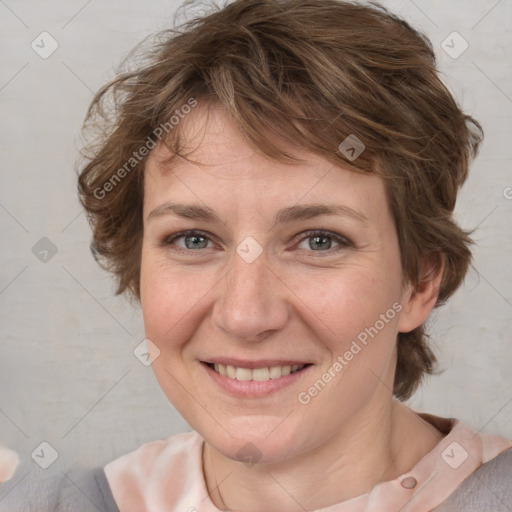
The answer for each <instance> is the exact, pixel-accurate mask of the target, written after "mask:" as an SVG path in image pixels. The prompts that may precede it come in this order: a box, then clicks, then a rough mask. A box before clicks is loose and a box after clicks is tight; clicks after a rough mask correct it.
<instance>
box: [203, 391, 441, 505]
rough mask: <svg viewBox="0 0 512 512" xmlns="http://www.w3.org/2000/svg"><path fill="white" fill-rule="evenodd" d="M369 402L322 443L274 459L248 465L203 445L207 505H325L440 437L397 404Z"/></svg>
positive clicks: (385, 474)
mask: <svg viewBox="0 0 512 512" xmlns="http://www.w3.org/2000/svg"><path fill="white" fill-rule="evenodd" d="M380 403H382V402H380ZM385 403H386V402H385ZM368 405H369V407H367V408H365V409H364V410H361V411H359V413H358V414H357V415H355V416H354V417H352V418H351V420H350V422H349V423H348V424H347V425H346V426H345V427H344V428H343V430H342V431H340V432H339V433H338V434H337V435H336V436H334V437H333V438H331V439H329V440H328V441H327V442H325V443H324V444H323V445H321V446H318V447H317V448H315V450H312V451H310V452H307V453H303V454H301V455H300V456H299V457H295V458H294V459H290V460H286V461H283V462H279V463H275V464H266V465H261V464H256V465H254V466H252V467H247V466H246V465H244V464H243V463H240V462H238V461H233V460H231V459H228V458H226V457H224V456H223V455H222V454H221V453H220V452H218V451H217V450H215V449H214V448H213V447H211V446H209V445H206V444H205V449H204V452H203V469H204V474H205V480H206V484H207V488H208V491H209V493H210V497H211V499H212V501H213V503H214V504H215V506H216V507H217V508H219V509H221V510H244V511H247V512H261V511H266V510H280V511H282V512H297V511H302V510H316V509H319V508H324V507H327V506H329V505H333V504H335V503H339V502H342V501H345V500H348V499H350V498H354V497H356V496H359V495H361V494H365V493H368V492H369V491H370V490H371V489H372V488H373V487H374V486H375V485H376V484H377V483H379V482H383V481H387V480H392V479H394V478H396V477H398V476H399V475H401V474H402V473H405V472H407V471H409V470H410V469H411V468H412V467H413V466H414V465H415V464H416V463H417V462H418V461H419V460H420V459H421V458H422V457H423V456H424V455H426V454H427V453H428V452H429V451H431V450H432V449H433V448H434V447H435V446H436V444H437V443H438V442H439V441H440V439H441V438H442V434H441V433H440V432H439V431H437V430H436V429H435V428H434V427H433V426H432V425H430V424H428V423H427V422H425V421H424V420H422V419H421V418H420V417H419V416H418V415H417V414H415V413H414V412H413V411H411V410H410V409H409V408H408V407H406V406H404V405H403V404H400V403H399V402H396V401H394V400H388V402H387V403H386V405H385V406H380V407H378V408H375V407H372V404H368ZM340 483H342V484H341V485H340Z"/></svg>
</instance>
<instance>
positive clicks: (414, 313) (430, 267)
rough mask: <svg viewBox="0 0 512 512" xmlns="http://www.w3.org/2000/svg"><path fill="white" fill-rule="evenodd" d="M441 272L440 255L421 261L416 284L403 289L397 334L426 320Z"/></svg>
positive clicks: (434, 302) (432, 306) (433, 300)
mask: <svg viewBox="0 0 512 512" xmlns="http://www.w3.org/2000/svg"><path fill="white" fill-rule="evenodd" d="M443 270H444V257H443V255H442V254H437V255H432V256H429V257H427V258H425V259H424V260H423V262H422V263H421V268H420V278H419V282H418V284H417V285H416V286H414V285H412V284H409V285H407V286H405V288H404V293H403V295H402V307H403V309H402V311H401V312H400V319H399V321H398V331H399V332H410V331H412V330H413V329H416V327H419V326H420V325H421V324H422V323H423V322H424V321H425V320H426V319H427V317H428V315H429V314H430V312H431V311H432V309H433V308H434V306H435V305H436V301H437V297H438V296H439V287H440V285H441V279H442V277H443Z"/></svg>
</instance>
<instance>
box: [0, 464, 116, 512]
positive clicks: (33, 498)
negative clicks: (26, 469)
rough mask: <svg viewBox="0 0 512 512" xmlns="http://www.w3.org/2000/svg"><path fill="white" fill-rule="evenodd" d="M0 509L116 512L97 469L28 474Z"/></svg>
mask: <svg viewBox="0 0 512 512" xmlns="http://www.w3.org/2000/svg"><path fill="white" fill-rule="evenodd" d="M4 500H5V501H4ZM4 506H5V507H6V508H5V509H4V508H2V510H9V512H76V511H78V510H79V511H80V512H89V511H90V512H97V511H98V510H102V511H103V512H119V509H118V508H117V506H116V503H115V501H114V498H113V497H112V493H111V492H110V488H109V485H108V482H107V479H106V477H105V472H104V470H103V468H101V467H97V468H74V469H70V470H67V471H66V472H60V473H58V474H52V475H49V476H43V477H41V475H40V474H39V475H36V474H35V473H32V474H29V475H27V477H26V478H23V479H22V480H20V481H19V482H18V484H17V485H16V487H14V488H13V489H12V491H11V492H9V493H8V494H7V495H5V496H4V497H3V498H2V507H4Z"/></svg>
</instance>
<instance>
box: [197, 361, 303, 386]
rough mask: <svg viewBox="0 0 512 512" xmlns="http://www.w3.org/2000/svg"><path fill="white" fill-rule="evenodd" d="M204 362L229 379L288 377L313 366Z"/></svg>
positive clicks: (256, 379) (262, 379) (264, 379)
mask: <svg viewBox="0 0 512 512" xmlns="http://www.w3.org/2000/svg"><path fill="white" fill-rule="evenodd" d="M204 364H206V365H207V366H208V367H209V368H211V369H212V370H213V371H214V372H216V373H218V374H220V375H222V376H223V377H227V378H228V379H232V380H240V381H249V380H254V381H259V382H265V381H267V380H274V379H280V378H281V377H286V376H287V375H291V374H292V373H297V372H300V371H302V370H303V369H304V368H306V367H307V366H311V364H294V365H287V366H267V367H263V368H241V367H237V366H233V365H230V364H221V363H207V362H204Z"/></svg>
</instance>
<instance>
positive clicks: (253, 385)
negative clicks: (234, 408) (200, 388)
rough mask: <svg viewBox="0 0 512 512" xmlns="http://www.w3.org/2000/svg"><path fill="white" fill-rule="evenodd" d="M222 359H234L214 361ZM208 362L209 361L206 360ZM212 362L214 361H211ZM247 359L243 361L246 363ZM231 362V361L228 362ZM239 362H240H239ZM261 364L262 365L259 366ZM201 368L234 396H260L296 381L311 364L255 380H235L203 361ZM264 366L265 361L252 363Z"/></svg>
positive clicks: (216, 383)
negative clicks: (272, 376) (263, 379)
mask: <svg viewBox="0 0 512 512" xmlns="http://www.w3.org/2000/svg"><path fill="white" fill-rule="evenodd" d="M222 361H234V360H233V359H219V360H217V361H215V362H220V363H221V364H224V363H222ZM208 362H210V361H208ZM211 362H214V361H211ZM247 363H248V361H246V362H245V364H247ZM253 363H254V362H253ZM271 363H276V361H271ZM228 364H231V363H228ZM239 364H241V363H239ZM288 364H289V363H288V361H285V362H284V364H283V362H279V363H277V364H272V365H269V366H287V365H288ZM293 364H305V363H293ZM259 365H262V366H259ZM200 366H201V368H203V371H205V372H206V375H207V376H208V378H210V379H211V380H212V381H213V383H214V384H215V385H216V386H217V387H218V388H220V389H221V390H223V391H224V392H226V393H228V394H230V395H234V396H236V397H242V398H262V397H265V396H269V395H271V394H274V393H276V392H278V391H280V390H282V389H284V388H286V387H288V386H291V385H293V384H294V383H296V382H298V381H299V380H300V379H302V377H303V376H304V374H306V373H309V368H311V367H312V366H313V365H312V364H309V365H308V366H306V367H305V368H303V369H302V370H300V371H298V372H295V373H291V374H290V375H284V376H282V377H279V378H278V379H270V380H266V381H256V380H236V379H230V378H229V377H225V376H223V375H221V374H220V373H217V372H216V371H215V370H213V369H212V368H210V367H209V366H208V364H206V363H205V362H201V363H200ZM233 366H236V364H233ZM264 366H266V362H263V361H258V362H257V364H256V365H254V364H253V365H252V367H253V368H261V367H264ZM245 367H246V368H249V366H245Z"/></svg>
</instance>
